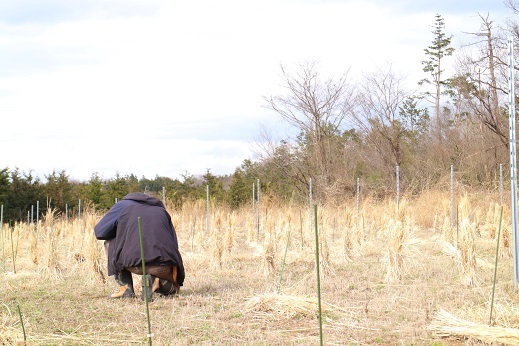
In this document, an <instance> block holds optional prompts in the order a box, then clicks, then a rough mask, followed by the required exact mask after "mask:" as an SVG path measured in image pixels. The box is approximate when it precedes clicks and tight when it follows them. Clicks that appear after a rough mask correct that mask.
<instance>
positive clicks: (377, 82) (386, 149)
mask: <svg viewBox="0 0 519 346" xmlns="http://www.w3.org/2000/svg"><path fill="white" fill-rule="evenodd" d="M364 80H365V81H364V84H363V85H362V87H361V90H360V94H359V104H360V106H359V107H358V108H357V110H356V112H355V116H354V119H355V122H356V125H357V127H358V128H360V129H362V132H363V133H364V136H365V139H366V140H367V141H368V142H369V143H370V144H371V146H372V147H373V149H374V151H375V152H376V153H378V155H377V156H375V155H373V152H371V153H370V154H369V155H366V159H367V160H368V161H371V162H372V163H373V164H374V165H375V166H379V167H381V166H382V167H384V170H388V171H393V170H394V167H395V165H398V166H402V165H403V164H404V158H405V157H404V156H405V152H406V150H407V148H406V146H407V145H408V143H409V141H408V140H409V136H410V135H411V133H412V132H413V131H414V128H413V127H414V123H415V122H416V116H417V115H420V114H424V115H426V114H427V113H426V112H418V113H415V114H414V117H415V120H414V121H407V119H405V114H404V112H403V109H404V108H405V107H406V105H409V103H408V102H407V103H406V101H407V100H409V98H410V97H411V96H412V93H411V92H409V91H407V90H406V89H405V88H404V78H403V77H400V76H397V75H396V74H394V73H393V71H392V67H391V66H388V67H387V68H385V69H380V68H378V69H376V70H375V72H373V73H371V74H369V75H366V76H364ZM407 114H411V112H409V111H408V112H407ZM377 157H378V158H379V159H380V160H381V161H382V162H379V163H376V162H373V160H375V159H376V158H377Z"/></svg>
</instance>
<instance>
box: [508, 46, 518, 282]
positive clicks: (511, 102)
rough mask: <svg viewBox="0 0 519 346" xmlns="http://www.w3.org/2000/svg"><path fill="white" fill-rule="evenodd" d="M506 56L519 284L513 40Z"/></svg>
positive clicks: (512, 208) (511, 182) (511, 174)
mask: <svg viewBox="0 0 519 346" xmlns="http://www.w3.org/2000/svg"><path fill="white" fill-rule="evenodd" d="M508 58H509V75H508V83H509V93H508V111H509V123H510V194H511V213H512V234H513V241H514V281H515V286H516V287H517V286H518V284H519V263H518V259H519V258H518V254H517V249H518V246H517V151H516V133H515V132H516V130H515V76H514V41H513V39H512V38H511V37H510V38H509V39H508Z"/></svg>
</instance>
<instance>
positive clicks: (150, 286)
mask: <svg viewBox="0 0 519 346" xmlns="http://www.w3.org/2000/svg"><path fill="white" fill-rule="evenodd" d="M144 280H146V281H147V285H148V287H144V283H145V281H144ZM154 281H155V280H154V277H153V276H152V275H150V274H148V275H146V278H144V277H143V278H142V283H143V285H142V291H141V299H142V300H146V296H145V295H144V292H145V291H146V292H147V293H148V294H147V295H148V301H149V302H151V301H153V283H154Z"/></svg>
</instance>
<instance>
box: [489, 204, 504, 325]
mask: <svg viewBox="0 0 519 346" xmlns="http://www.w3.org/2000/svg"><path fill="white" fill-rule="evenodd" d="M502 220H503V206H502V205H501V215H500V216H499V228H498V230H497V247H496V263H495V266H494V282H493V283H492V299H491V300H490V320H489V322H488V324H489V325H492V313H493V312H494V292H495V291H496V277H497V259H498V258H499V240H500V239H501V221H502Z"/></svg>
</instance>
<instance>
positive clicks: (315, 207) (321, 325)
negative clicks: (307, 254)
mask: <svg viewBox="0 0 519 346" xmlns="http://www.w3.org/2000/svg"><path fill="white" fill-rule="evenodd" d="M314 224H315V262H316V267H317V302H318V304H319V340H320V342H321V343H320V345H321V346H322V345H323V319H322V310H321V274H320V270H319V267H320V264H319V262H320V261H319V232H318V230H317V205H316V204H314Z"/></svg>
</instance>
